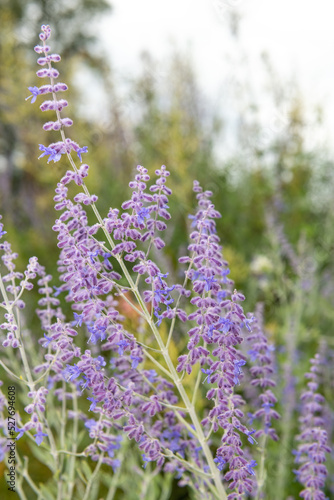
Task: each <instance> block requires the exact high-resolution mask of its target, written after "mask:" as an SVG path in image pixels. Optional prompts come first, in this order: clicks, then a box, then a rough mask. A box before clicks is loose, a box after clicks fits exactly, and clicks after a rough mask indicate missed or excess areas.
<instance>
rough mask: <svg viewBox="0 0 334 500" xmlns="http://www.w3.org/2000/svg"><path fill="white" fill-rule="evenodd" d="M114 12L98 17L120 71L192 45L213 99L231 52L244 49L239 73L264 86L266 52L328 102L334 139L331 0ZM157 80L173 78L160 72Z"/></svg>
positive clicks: (119, 1)
mask: <svg viewBox="0 0 334 500" xmlns="http://www.w3.org/2000/svg"><path fill="white" fill-rule="evenodd" d="M112 5H113V12H112V14H111V15H110V16H106V17H105V18H104V19H103V21H102V22H101V23H100V27H99V29H100V30H101V31H100V35H99V36H100V38H101V39H102V41H103V43H104V45H105V46H106V47H107V48H108V51H109V53H110V58H111V62H112V65H113V68H114V70H115V71H116V74H118V75H119V76H126V75H131V76H135V75H136V74H137V73H138V71H139V68H140V63H139V60H140V59H139V54H140V53H141V52H142V51H143V50H145V49H146V50H148V51H149V52H150V53H151V54H152V55H153V56H154V57H155V58H157V59H158V60H161V61H163V60H164V58H165V57H166V56H167V55H168V54H169V53H170V52H171V48H172V47H174V48H178V49H180V50H181V51H183V52H184V51H185V49H187V48H190V49H191V53H192V58H193V60H194V62H195V67H196V70H197V75H198V81H199V83H200V85H201V88H202V89H203V91H204V93H206V94H207V95H208V96H209V97H210V98H212V99H213V100H215V99H216V97H217V96H218V95H219V94H220V95H221V88H222V83H223V82H224V80H226V78H228V76H229V75H228V74H227V72H228V71H229V67H228V65H226V56H229V57H232V59H233V60H234V61H238V58H239V60H240V58H241V55H242V54H246V55H247V57H248V60H249V62H248V64H247V65H243V64H240V65H239V66H240V67H239V68H237V69H236V71H237V72H241V74H242V72H244V74H243V77H244V78H246V80H247V79H249V81H251V83H252V86H253V87H255V88H257V87H258V90H260V89H261V85H262V82H263V70H262V66H261V63H260V54H261V52H263V51H266V52H267V53H268V54H269V56H270V58H271V61H272V63H273V66H274V68H275V70H276V71H277V72H278V75H279V76H280V78H281V77H282V78H290V77H292V76H293V77H295V78H296V79H297V81H298V82H299V84H300V88H301V91H302V94H303V96H304V99H305V100H306V102H309V103H310V104H312V103H313V104H314V103H316V102H318V103H320V104H322V105H323V106H324V108H325V112H326V115H327V132H328V134H329V136H330V138H331V139H333V140H334V95H333V84H334V51H333V49H334V29H333V19H334V3H333V2H332V1H331V0H318V1H317V2H314V1H310V0H279V1H277V0H168V1H161V0H140V1H139V0H112ZM233 7H236V8H237V9H238V11H239V12H240V13H241V16H242V19H241V23H240V37H239V41H238V42H237V44H236V43H233V42H232V39H231V36H230V32H229V28H228V12H229V11H230V9H231V8H233ZM158 77H159V78H168V74H164V72H163V70H162V72H161V71H160V73H159V75H158Z"/></svg>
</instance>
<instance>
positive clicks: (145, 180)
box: [0, 26, 329, 500]
mask: <svg viewBox="0 0 334 500" xmlns="http://www.w3.org/2000/svg"><path fill="white" fill-rule="evenodd" d="M50 35H51V30H50V27H49V26H42V30H41V33H40V36H39V38H40V41H41V44H40V45H37V46H36V47H35V52H37V54H39V55H40V57H39V58H38V60H37V62H38V64H39V65H41V66H42V69H40V70H39V71H37V76H38V77H40V78H47V79H48V80H49V83H48V84H44V85H42V86H40V87H37V86H33V87H29V90H30V92H31V95H30V96H29V97H28V98H27V99H29V98H31V102H32V103H34V102H35V101H36V100H37V98H39V96H44V95H46V94H50V95H51V98H50V100H46V101H44V102H43V103H42V104H41V105H40V109H41V110H42V111H50V110H52V111H55V113H56V120H54V121H47V122H46V123H45V124H44V126H43V128H44V130H46V131H49V130H53V131H59V132H60V135H61V140H60V141H58V142H53V143H51V144H49V145H48V146H44V145H43V144H41V145H40V146H39V149H40V151H41V152H42V153H41V155H40V157H39V158H43V157H46V156H47V157H48V163H49V162H50V161H53V162H58V161H60V160H61V159H62V157H63V156H64V157H65V156H66V157H67V159H68V161H69V163H70V165H71V170H68V171H67V172H66V173H65V174H64V175H63V177H62V178H61V180H60V181H59V183H58V184H57V187H56V194H55V196H54V202H55V209H56V210H57V211H58V212H59V216H58V218H57V220H56V221H55V224H54V226H53V230H54V231H56V232H57V238H58V248H59V249H60V255H59V261H58V270H59V279H60V281H61V284H60V286H58V287H52V286H51V281H52V277H51V276H50V275H49V274H47V273H46V270H45V268H44V267H43V266H41V265H40V264H39V262H38V260H37V258H36V257H32V258H31V259H30V261H29V264H28V266H27V269H26V271H25V272H24V274H22V273H20V272H17V271H16V268H15V263H14V262H15V259H16V258H17V254H16V253H14V252H13V251H12V249H11V245H10V244H9V243H8V242H7V241H3V242H2V243H0V250H1V251H2V254H3V255H2V261H3V265H4V267H5V268H6V269H7V271H6V274H5V275H3V276H2V277H1V280H0V282H1V292H2V295H3V301H2V303H1V307H2V309H3V310H4V311H5V314H4V322H3V323H2V324H1V325H0V328H1V329H2V330H3V331H4V332H5V335H6V336H5V338H4V339H3V341H2V345H3V347H4V348H6V351H7V350H18V351H19V354H20V359H21V360H22V364H21V366H22V370H23V372H22V375H21V377H20V378H21V381H22V383H25V384H26V386H27V387H28V389H29V391H28V393H27V398H28V400H29V404H27V405H26V406H25V408H24V409H25V413H26V414H27V415H28V416H29V418H24V417H23V416H22V419H21V420H20V425H19V426H18V427H17V432H18V435H17V439H20V438H21V437H22V436H25V435H26V436H28V437H29V436H31V437H33V439H34V441H35V443H36V444H37V445H41V443H43V444H44V446H45V447H46V448H47V449H49V450H50V453H51V455H52V456H53V458H54V460H55V462H56V465H57V466H58V467H61V463H62V461H61V459H60V455H59V453H58V452H57V440H56V435H55V428H53V425H55V424H53V425H51V424H50V423H48V421H47V419H46V417H45V410H46V408H47V407H48V401H51V398H54V399H56V400H57V401H58V402H59V403H58V404H60V405H62V407H63V408H64V413H63V418H64V419H66V420H72V421H73V422H74V424H73V425H74V428H75V429H76V431H75V432H76V433H77V432H78V427H79V426H80V425H82V427H83V428H84V429H86V431H87V434H88V436H89V438H90V439H91V443H90V444H89V445H88V446H86V447H85V449H84V450H83V452H82V453H81V454H80V453H79V452H78V450H77V448H76V447H75V446H76V445H74V448H72V450H68V455H69V457H70V458H71V456H75V455H76V454H77V456H78V457H79V456H81V457H82V456H86V457H88V456H89V457H91V458H92V460H93V461H95V462H97V463H98V464H100V465H101V464H107V465H109V466H110V467H112V469H113V470H114V471H116V470H117V469H119V467H121V461H120V460H119V458H118V450H120V448H121V447H122V443H123V441H124V439H123V438H124V436H127V437H128V438H129V439H130V440H134V441H135V442H136V443H137V446H138V449H139V450H140V453H141V454H142V463H143V467H144V468H146V466H147V464H148V463H150V462H152V465H153V464H154V467H157V468H158V469H159V470H163V471H165V472H171V473H173V474H174V475H175V476H176V477H177V478H178V479H179V483H180V484H181V485H188V486H189V487H191V488H193V489H194V491H195V493H196V494H198V495H199V496H200V497H202V498H204V497H203V495H205V498H210V496H212V497H213V498H221V499H228V500H233V499H241V498H245V497H246V496H248V497H249V496H251V497H255V496H256V495H259V494H260V490H259V485H258V477H257V473H256V466H257V461H256V455H257V451H256V445H257V440H258V439H259V440H260V439H262V438H263V436H265V437H266V438H271V439H272V440H277V439H278V436H277V432H276V431H275V429H274V427H273V426H272V422H273V421H275V420H277V419H278V418H279V414H278V413H277V411H276V410H275V408H274V406H275V404H276V403H277V400H276V397H275V395H274V393H273V392H272V389H273V388H274V387H275V382H274V380H273V378H272V376H273V374H274V364H273V349H272V348H271V347H270V345H269V344H268V341H267V337H266V335H265V334H264V331H263V325H262V321H263V320H262V311H261V310H257V311H256V313H255V315H252V314H248V315H246V314H245V313H244V310H243V307H242V305H241V303H242V302H243V301H244V300H245V297H244V296H243V294H242V293H240V292H239V291H237V290H235V289H234V288H233V281H232V280H231V279H230V278H229V274H230V270H229V267H228V262H227V261H226V260H224V259H223V256H222V246H221V244H220V240H219V237H218V235H217V230H216V223H215V220H216V219H217V218H218V217H220V214H219V213H218V212H217V211H216V210H215V207H214V205H213V204H212V202H211V199H210V198H211V195H212V193H210V192H209V191H203V189H202V187H201V186H200V185H199V183H198V182H197V181H195V182H194V188H193V190H194V193H195V195H196V199H197V210H196V212H195V214H194V215H190V216H189V217H190V219H191V232H190V236H189V237H190V244H189V246H188V253H187V255H185V256H182V257H180V258H179V262H180V264H181V267H182V269H183V275H184V277H183V281H182V283H173V284H171V283H170V282H169V273H168V270H167V269H166V268H164V265H163V266H161V265H159V264H158V262H164V260H162V259H159V255H160V253H161V252H162V251H163V248H164V246H165V243H164V240H163V233H164V231H165V230H166V227H167V226H166V221H168V220H169V219H170V217H171V216H170V212H169V206H168V198H169V196H170V195H171V194H172V192H171V189H170V188H169V187H168V185H167V181H168V177H169V172H168V170H167V169H166V167H165V166H164V165H163V166H162V167H161V168H160V169H158V170H156V172H155V174H156V179H155V181H154V182H153V183H152V182H151V180H150V176H149V174H148V171H147V169H146V168H144V167H142V166H138V167H137V172H136V175H135V176H134V180H133V181H132V182H130V184H129V187H130V189H131V197H130V199H129V200H127V201H125V202H124V203H123V204H122V207H121V210H119V209H117V208H110V210H109V212H108V214H107V215H106V216H105V217H104V218H103V217H102V216H101V215H100V213H99V211H98V209H97V207H96V202H97V200H98V198H97V196H96V195H94V194H93V195H92V194H90V192H89V191H88V188H87V186H86V184H85V178H86V177H87V175H88V172H89V166H88V165H87V164H86V163H82V155H83V154H84V153H87V152H88V148H87V147H86V146H83V147H81V146H79V145H78V144H77V143H75V142H74V141H72V140H71V139H70V138H68V137H66V135H65V128H68V127H70V126H71V125H72V124H73V121H72V120H71V119H70V118H68V117H63V116H62V115H61V112H62V110H63V109H64V108H66V107H67V105H68V103H67V101H66V100H65V99H60V98H58V95H59V92H61V93H62V92H64V91H66V90H67V86H66V85H65V84H64V83H56V80H57V79H58V77H59V72H58V71H57V70H56V69H55V68H54V67H53V66H52V63H57V62H58V61H60V56H59V55H58V54H52V53H51V49H50V46H49V45H48V44H47V42H48V39H49V38H50ZM72 152H74V153H75V154H76V156H77V159H78V160H79V166H78V165H77V164H76V163H75V159H74V158H73V157H72ZM75 186H78V187H79V189H80V192H79V193H77V194H76V195H74V196H73V197H71V196H69V191H70V190H72V188H73V187H75ZM88 206H90V207H91V209H92V210H93V212H94V214H95V216H96V223H94V224H93V225H90V224H89V222H88V217H87V212H86V207H88ZM4 234H5V232H4V231H3V225H2V224H0V236H1V237H3V236H4ZM36 278H37V286H38V287H39V288H38V292H39V294H40V295H41V298H40V300H39V302H38V308H37V315H38V318H39V320H40V323H41V329H42V331H43V332H44V334H43V336H42V337H41V338H40V340H39V349H40V351H38V352H39V353H43V359H39V362H38V363H35V364H34V365H33V366H32V365H31V364H30V363H29V352H28V349H27V347H26V345H25V343H26V339H25V337H24V335H23V334H22V331H21V329H20V324H21V322H20V314H21V315H22V312H21V310H22V309H24V307H25V302H24V300H23V292H24V291H25V290H27V291H29V290H31V289H32V287H33V283H32V281H33V280H35V279H36ZM59 296H64V301H65V302H67V303H69V304H71V309H72V312H73V317H71V318H66V316H65V314H64V312H63V310H62V307H61V301H60V299H59V298H58V297H59ZM120 301H123V303H126V304H127V306H128V308H129V310H131V311H133V312H134V313H135V318H136V319H135V320H134V321H132V322H127V321H126V319H127V318H125V317H124V316H123V315H122V314H121V310H120V307H119V303H120ZM177 331H178V337H177V338H178V339H179V337H180V335H179V332H186V339H187V340H186V342H185V343H184V345H183V344H182V340H183V339H184V335H183V336H182V334H181V337H182V340H181V343H180V342H179V343H178V346H179V348H180V349H181V350H180V351H179V355H178V359H177V363H176V360H175V359H173V358H172V355H171V347H173V348H174V347H175V346H176V339H175V333H176V332H177ZM244 336H246V337H247V338H248V343H249V351H248V353H247V355H245V354H244V353H243V351H242V349H240V344H242V343H243V342H244ZM83 338H84V339H85V342H86V346H85V347H83V345H84V344H83V342H82V339H83ZM36 351H37V349H36ZM8 359H10V357H8ZM16 359H17V358H16ZM246 363H250V364H251V368H250V373H251V382H250V384H251V385H252V386H253V387H254V388H255V389H257V390H258V403H256V402H255V401H253V402H251V403H253V408H254V411H253V413H251V414H250V415H248V417H249V416H251V424H250V425H253V422H257V423H258V425H257V429H254V428H252V427H249V426H248V425H247V416H246V415H244V412H243V410H242V408H243V406H244V404H245V401H244V399H243V397H242V396H241V394H240V391H239V388H240V387H241V383H242V381H243V370H242V367H243V366H244V365H245V364H246ZM1 366H2V367H3V368H4V369H5V370H6V372H7V374H8V376H10V377H11V376H15V370H13V369H12V368H10V363H9V361H8V364H7V365H6V363H5V362H1ZM16 373H17V372H16ZM16 379H18V377H16ZM189 380H191V381H192V382H191V383H193V384H194V388H193V391H192V398H190V396H189V391H188V390H187V384H189ZM309 384H311V385H312V387H310V391H309V392H308V393H307V394H306V395H305V394H304V395H303V401H306V399H307V398H311V399H312V404H311V403H309V404H308V407H307V414H308V415H313V414H314V411H315V410H317V407H316V406H317V405H318V404H319V403H320V399H319V398H320V396H319V395H317V394H315V393H314V389H315V385H314V382H310V383H309ZM203 387H205V393H206V404H205V405H204V410H203V409H202V408H203V405H202V404H200V402H199V400H200V398H201V401H203V397H202V388H203ZM82 400H85V401H88V402H89V403H88V411H86V412H85V411H81V410H80V409H79V407H78V402H79V401H82ZM0 401H2V400H0ZM84 407H85V405H84V406H83V408H84ZM81 422H82V424H81ZM63 425H65V424H64V422H63ZM254 425H255V424H254ZM302 425H303V428H302V432H301V439H302V440H303V441H304V442H305V440H306V442H307V443H309V444H303V445H301V447H300V449H299V450H300V451H299V454H300V456H302V454H304V455H306V456H307V458H306V459H305V460H304V459H303V464H304V465H303V466H302V468H301V469H300V470H299V472H298V474H297V478H298V480H299V481H300V482H301V483H302V484H305V485H306V490H304V491H303V492H302V493H301V496H303V498H307V499H311V498H312V499H318V498H319V499H320V498H324V496H320V494H319V495H318V496H316V495H315V494H314V491H320V489H321V488H323V486H324V478H325V475H326V468H325V465H324V464H323V462H324V456H325V455H324V453H325V452H327V451H329V449H328V447H327V446H326V444H325V434H324V431H323V430H322V422H321V421H320V420H316V421H314V420H312V418H311V417H305V419H304V420H303V422H302ZM311 437H312V440H313V441H314V442H313V441H312V443H310V439H311ZM314 443H315V444H314ZM262 446H265V441H262ZM4 447H5V443H4V441H2V440H0V450H1V451H0V453H2V454H4V452H5V449H4ZM315 448H316V449H315ZM63 451H64V450H63ZM81 459H82V458H81ZM300 460H302V459H300ZM72 492H73V490H72ZM305 492H306V493H305ZM310 492H311V493H310ZM312 495H313V496H312ZM258 498H259V496H258Z"/></svg>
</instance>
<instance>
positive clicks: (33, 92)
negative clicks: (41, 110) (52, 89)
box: [25, 87, 40, 104]
mask: <svg viewBox="0 0 334 500" xmlns="http://www.w3.org/2000/svg"><path fill="white" fill-rule="evenodd" d="M28 90H29V91H30V92H31V95H29V96H28V97H26V98H25V100H26V101H27V100H28V99H30V98H32V99H31V104H33V103H34V102H35V101H36V99H37V96H38V95H40V90H39V88H38V87H28Z"/></svg>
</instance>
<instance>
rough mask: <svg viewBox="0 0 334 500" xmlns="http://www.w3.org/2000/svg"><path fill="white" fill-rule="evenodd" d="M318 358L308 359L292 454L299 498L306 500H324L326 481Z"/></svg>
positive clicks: (317, 355)
mask: <svg viewBox="0 0 334 500" xmlns="http://www.w3.org/2000/svg"><path fill="white" fill-rule="evenodd" d="M321 363H322V361H321V357H320V355H319V354H316V355H315V357H314V358H313V359H311V369H310V371H309V372H308V373H306V374H305V377H306V379H308V380H309V382H308V383H307V387H308V389H307V390H306V391H304V392H303V393H302V395H301V398H300V399H301V412H300V413H301V416H300V418H299V422H300V434H299V435H298V436H297V438H296V439H297V440H298V441H299V442H300V444H299V446H298V449H297V451H296V452H295V455H296V458H295V462H296V463H297V464H300V465H299V468H298V470H296V471H295V474H296V476H297V479H298V481H299V482H300V483H301V484H302V485H303V486H304V489H303V490H302V491H301V492H300V495H299V496H300V497H301V498H304V499H305V500H325V499H326V495H325V494H324V492H323V491H322V490H323V488H324V486H325V481H326V477H327V468H326V466H325V461H326V453H330V451H331V449H330V448H329V446H328V444H327V443H328V438H327V432H326V430H325V429H324V420H323V418H322V415H321V413H322V410H323V403H324V401H325V399H324V397H323V396H322V395H321V394H319V393H318V392H316V391H317V390H318V387H319V380H318V377H319V373H320V371H321V370H320V366H321Z"/></svg>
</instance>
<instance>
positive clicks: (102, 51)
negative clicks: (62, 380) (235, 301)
mask: <svg viewBox="0 0 334 500" xmlns="http://www.w3.org/2000/svg"><path fill="white" fill-rule="evenodd" d="M332 13H333V12H332V6H331V4H330V2H328V1H325V0H320V1H319V2H317V5H316V6H315V5H311V3H305V2H302V1H301V0H296V1H295V2H293V3H292V4H291V2H288V1H286V0H284V1H281V2H279V3H277V2H273V1H266V2H265V1H262V0H248V1H247V2H246V1H245V0H200V1H198V2H190V1H189V0H184V1H182V2H180V1H174V0H173V1H170V2H168V3H166V2H157V1H155V2H154V1H153V0H143V1H141V2H136V1H135V0H122V1H121V0H114V1H113V2H109V1H108V0H71V1H69V0H57V1H54V0H0V22H1V30H0V99H1V100H0V212H1V213H2V215H3V217H4V223H5V225H6V230H7V233H8V235H7V236H8V239H9V240H10V241H11V242H12V245H13V248H14V249H16V250H19V253H20V257H19V265H21V266H24V265H25V263H26V262H27V260H28V258H29V257H30V256H32V255H37V256H38V257H39V259H40V262H41V264H42V265H44V266H46V268H47V270H48V272H49V273H50V274H52V275H54V276H57V269H56V262H57V255H58V249H57V246H56V235H55V234H54V233H53V231H52V229H51V227H52V224H53V221H54V219H55V218H56V212H55V211H54V209H53V204H52V196H53V192H54V188H55V186H56V183H57V181H58V180H59V178H60V177H61V176H62V175H63V173H64V172H65V169H66V168H67V166H65V164H64V162H63V161H61V162H59V163H56V164H53V163H50V164H47V163H46V161H45V159H41V160H37V157H38V156H39V150H38V144H39V143H42V144H45V145H47V144H48V143H50V142H53V140H58V136H57V134H56V133H55V135H54V136H52V133H49V132H44V131H43V130H42V125H43V123H44V121H46V119H48V116H47V115H46V114H44V115H43V116H42V113H41V112H40V110H39V108H38V106H37V105H31V104H30V102H29V101H28V102H26V101H25V97H26V96H28V95H29V92H28V90H27V87H28V86H33V85H39V84H40V82H39V81H38V78H37V77H36V75H35V71H36V54H35V53H34V51H33V47H34V45H36V43H37V37H38V33H39V28H40V25H41V24H50V25H51V28H52V30H53V34H52V39H51V44H52V48H53V51H55V52H58V53H60V54H61V55H62V61H61V63H59V65H58V66H57V68H58V69H59V70H60V73H61V81H64V82H66V83H68V84H69V87H70V90H69V92H68V94H67V98H68V100H69V102H70V107H69V111H68V116H70V117H71V118H73V120H74V122H75V126H74V127H73V128H72V129H71V130H70V132H71V137H72V138H73V139H74V140H76V141H78V142H79V143H80V145H81V146H88V151H89V153H88V155H86V158H85V161H87V163H89V165H90V166H91V171H90V178H89V179H88V181H87V184H88V186H89V189H90V191H91V192H94V193H96V194H98V195H99V202H98V204H99V205H98V206H99V208H100V212H101V213H102V214H106V213H107V211H108V209H109V207H119V206H120V204H121V202H122V201H123V200H124V199H127V195H128V182H129V181H130V179H131V177H132V176H133V174H134V171H135V167H136V165H137V164H141V165H144V166H145V167H146V168H148V170H149V172H150V173H151V174H153V173H154V170H155V169H156V168H159V166H160V165H162V164H165V165H166V166H167V168H168V169H169V170H170V171H171V177H170V185H171V187H172V189H173V196H172V198H171V202H170V209H171V213H172V220H171V224H170V225H169V228H168V232H167V236H166V238H167V259H168V266H169V268H170V273H171V275H173V274H174V275H175V274H176V273H177V266H176V265H177V258H178V256H179V255H180V254H182V253H183V251H184V249H185V247H186V245H187V242H188V240H187V227H188V225H189V224H188V214H189V213H191V211H192V210H193V208H194V196H193V194H192V183H193V180H194V179H197V180H199V181H200V182H201V184H202V185H203V187H204V188H205V189H209V190H211V191H212V192H213V202H214V204H215V206H216V208H217V209H218V210H219V211H220V212H221V213H222V218H221V219H219V221H218V223H217V227H218V232H219V236H220V237H221V240H222V244H223V246H224V256H225V258H226V259H227V260H228V261H229V263H230V268H231V277H232V279H234V280H235V283H236V287H237V288H238V289H239V290H241V291H243V293H245V295H246V298H247V300H246V302H245V306H244V307H245V310H246V311H252V310H254V307H255V305H256V303H257V302H259V301H261V302H264V304H265V321H266V327H267V330H268V335H269V336H270V338H271V340H272V341H274V342H275V343H276V344H277V353H278V362H279V363H280V366H281V369H280V370H281V371H280V370H278V378H279V381H280V383H281V387H280V390H281V391H282V394H283V388H284V384H285V382H284V377H283V374H284V373H286V370H287V369H288V370H290V371H289V373H290V376H291V380H292V379H294V380H295V381H296V382H295V390H296V394H298V390H299V388H300V387H301V386H302V385H303V377H302V374H303V373H304V372H305V371H306V369H307V368H308V360H309V358H310V356H312V355H314V353H315V352H316V350H319V349H320V350H321V351H322V352H324V353H327V356H328V360H330V359H332V358H330V356H332V354H331V353H332V352H333V348H334V340H333V332H334V328H333V318H334V313H333V304H334V282H333V264H334V262H333V245H334V227H333V222H334V206H333V203H334V201H333V192H334V173H333V167H334V164H333V138H334V132H333V130H334V127H333V126H334V97H333V91H332V89H333V83H334V70H333V67H334V66H333V61H332V60H333V54H332V47H333V42H334V34H333V30H332V26H331V22H330V21H331V19H332ZM50 119H51V118H50ZM29 300H31V304H33V302H34V294H33V293H32V294H31V298H30V299H29ZM26 314H27V318H26V321H27V323H29V322H30V323H29V324H34V321H36V319H34V314H33V307H32V306H31V310H29V308H28V311H27V312H26ZM291 337H293V341H291V340H290V341H289V339H291ZM328 363H329V366H330V361H328ZM329 373H330V371H328V373H327V375H326V376H327V379H326V380H325V381H324V392H325V393H326V396H327V401H328V407H327V411H328V415H330V417H329V419H328V422H330V421H333V419H332V415H333V381H332V380H333V377H331V376H330V375H329ZM280 377H281V378H280ZM282 398H283V396H282ZM281 404H282V407H283V406H284V400H283V399H281ZM290 417H291V415H290ZM297 419H298V406H297V405H296V406H295V408H294V413H293V415H292V417H291V418H290V424H291V426H290V427H291V428H290V430H289V436H288V437H286V446H287V447H288V448H289V449H290V448H291V447H292V437H293V435H294V434H295V433H296V428H297V427H296V426H297V421H298V420H297ZM283 430H284V422H283V423H282V424H281V431H282V432H283ZM329 432H330V434H331V433H332V429H331V428H330V429H329ZM331 435H332V434H331ZM289 440H290V442H289ZM291 460H293V459H291ZM331 463H332V462H331ZM292 468H293V467H292V466H291V467H290V473H289V474H290V475H288V476H287V478H286V484H287V485H288V484H289V485H290V486H289V488H288V487H286V488H287V489H286V490H283V492H282V495H284V496H282V497H281V498H286V497H287V494H290V495H291V498H294V495H295V494H296V493H295V492H296V491H298V486H297V485H296V483H295V482H294V479H293V474H292ZM332 470H333V468H332ZM128 472H129V471H128ZM39 473H40V471H38V470H36V471H35V474H37V477H38V474H39ZM125 473H126V471H125V472H124V474H125ZM41 480H42V479H41ZM291 485H292V486H291ZM172 488H174V489H173V491H172V493H171V496H170V497H166V498H188V496H187V495H188V493H187V491H186V490H178V489H177V488H176V486H175V485H172ZM333 488H334V487H333V474H330V478H329V481H328V492H329V494H333V495H334V489H333ZM121 495H122V492H120V493H119V498H122V496H121ZM32 498H33V497H32ZM268 498H274V497H270V496H268Z"/></svg>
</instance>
